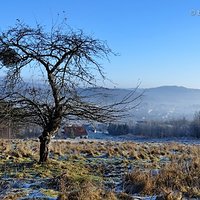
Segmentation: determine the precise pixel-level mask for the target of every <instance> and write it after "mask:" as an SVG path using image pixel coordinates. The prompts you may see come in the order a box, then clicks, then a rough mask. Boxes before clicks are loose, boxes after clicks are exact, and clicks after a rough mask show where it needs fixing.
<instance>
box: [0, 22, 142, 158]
mask: <svg viewBox="0 0 200 200" xmlns="http://www.w3.org/2000/svg"><path fill="white" fill-rule="evenodd" d="M110 54H112V51H111V49H110V48H109V47H108V46H107V44H106V43H105V42H103V41H100V40H98V39H95V38H93V37H91V36H88V35H85V34H84V33H83V32H82V31H75V32H74V31H73V30H72V29H71V28H69V27H68V26H67V25H65V24H61V25H57V26H53V27H52V29H51V30H50V31H46V30H45V27H44V26H41V25H37V26H36V27H30V26H28V25H26V24H24V23H21V22H17V23H16V25H15V27H13V28H10V29H8V30H6V31H5V32H2V33H1V35H0V61H1V67H0V69H1V71H2V70H3V71H4V73H5V82H4V83H5V85H4V86H2V87H1V90H3V91H1V96H2V97H3V98H4V100H6V101H9V102H12V105H15V107H16V108H20V112H17V113H15V114H16V117H18V119H19V120H21V121H23V120H25V121H26V122H30V123H33V124H37V125H39V126H41V127H42V128H43V132H42V134H41V136H40V137H39V139H40V162H46V161H47V158H48V151H49V144H50V140H51V137H52V136H53V135H55V134H56V133H57V131H58V129H59V128H60V125H61V122H62V120H63V118H69V117H76V118H79V119H87V120H95V121H99V122H106V121H111V120H115V119H117V118H119V116H122V115H123V113H124V111H125V110H126V106H127V105H128V104H129V103H130V102H132V101H134V100H135V99H137V98H138V96H137V97H135V98H133V93H134V92H132V93H130V94H128V95H127V96H125V97H124V98H123V99H122V100H121V101H120V102H117V103H113V104H110V105H102V104H95V103H94V102H91V101H89V100H88V98H84V96H83V95H81V93H80V92H79V90H78V88H80V87H82V88H83V87H88V86H89V87H95V86H96V80H97V75H98V76H99V77H101V78H103V79H104V78H105V76H104V73H103V68H102V66H101V65H100V61H101V59H108V56H109V55H110ZM25 69H26V70H27V69H30V70H33V71H34V72H35V74H36V76H40V78H41V77H42V81H41V79H40V81H41V82H37V80H36V79H33V80H35V82H32V83H30V81H28V82H27V81H25V80H24V76H23V70H25ZM38 74H39V75H38Z"/></svg>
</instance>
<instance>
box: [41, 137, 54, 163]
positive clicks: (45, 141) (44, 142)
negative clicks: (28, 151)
mask: <svg viewBox="0 0 200 200" xmlns="http://www.w3.org/2000/svg"><path fill="white" fill-rule="evenodd" d="M39 139H40V161H39V162H40V163H45V162H47V159H48V155H49V144H50V141H51V136H48V135H47V136H44V135H41V136H40V137H39Z"/></svg>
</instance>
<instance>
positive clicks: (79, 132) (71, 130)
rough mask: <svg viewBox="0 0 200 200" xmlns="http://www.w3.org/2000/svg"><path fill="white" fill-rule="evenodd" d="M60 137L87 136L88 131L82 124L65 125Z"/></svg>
mask: <svg viewBox="0 0 200 200" xmlns="http://www.w3.org/2000/svg"><path fill="white" fill-rule="evenodd" d="M58 137H59V138H63V139H66V138H77V137H80V138H87V137H88V133H87V131H86V129H85V127H84V126H82V125H70V126H64V127H63V131H62V132H61V133H60V134H59V135H58Z"/></svg>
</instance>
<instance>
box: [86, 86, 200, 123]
mask: <svg viewBox="0 0 200 200" xmlns="http://www.w3.org/2000/svg"><path fill="white" fill-rule="evenodd" d="M132 90H133V89H117V88H116V89H105V88H95V89H92V90H88V93H87V95H88V96H89V98H90V100H91V99H92V100H93V101H95V102H102V103H111V102H117V101H119V100H120V99H122V98H123V97H124V96H125V95H127V94H128V93H130V92H131V91H132ZM141 93H143V97H142V99H141V103H140V105H139V106H138V107H137V108H136V109H135V110H133V111H130V114H131V116H132V117H131V118H130V119H134V120H167V119H174V118H183V117H185V118H186V119H192V118H193V116H194V113H195V112H196V111H200V89H189V88H185V87H178V86H161V87H156V88H149V89H138V90H137V91H136V93H135V96H137V95H139V94H141ZM95 94H98V95H95ZM134 103H135V102H134Z"/></svg>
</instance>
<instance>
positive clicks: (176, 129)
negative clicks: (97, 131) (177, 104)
mask: <svg viewBox="0 0 200 200" xmlns="http://www.w3.org/2000/svg"><path fill="white" fill-rule="evenodd" d="M108 133H109V134H110V135H114V136H119V135H126V134H132V135H136V136H143V137H149V138H167V137H194V138H200V112H197V113H195V115H194V118H193V120H192V121H189V120H187V119H185V118H182V119H173V120H168V121H138V122H136V123H135V124H134V125H128V124H109V126H108Z"/></svg>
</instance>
